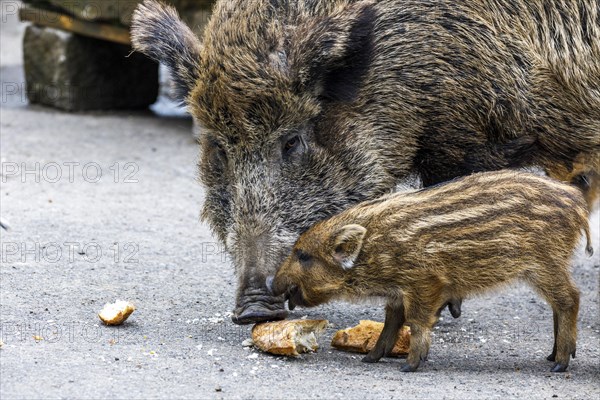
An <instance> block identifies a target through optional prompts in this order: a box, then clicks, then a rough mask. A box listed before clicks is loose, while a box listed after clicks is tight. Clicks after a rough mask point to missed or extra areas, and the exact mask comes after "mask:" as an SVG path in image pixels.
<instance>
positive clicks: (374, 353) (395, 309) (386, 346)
mask: <svg viewBox="0 0 600 400" xmlns="http://www.w3.org/2000/svg"><path fill="white" fill-rule="evenodd" d="M403 324H404V307H403V305H402V303H400V304H391V303H388V305H387V306H386V307H385V324H384V325H383V331H381V335H379V339H378V340H377V343H376V344H375V347H374V348H373V349H372V350H371V351H370V352H369V354H367V355H366V356H365V357H364V358H363V359H362V361H363V362H366V363H376V362H377V361H379V360H380V359H381V357H383V356H387V355H389V354H390V353H391V352H392V350H393V349H394V345H395V344H396V340H397V339H398V332H399V330H400V328H401V327H402V325H403Z"/></svg>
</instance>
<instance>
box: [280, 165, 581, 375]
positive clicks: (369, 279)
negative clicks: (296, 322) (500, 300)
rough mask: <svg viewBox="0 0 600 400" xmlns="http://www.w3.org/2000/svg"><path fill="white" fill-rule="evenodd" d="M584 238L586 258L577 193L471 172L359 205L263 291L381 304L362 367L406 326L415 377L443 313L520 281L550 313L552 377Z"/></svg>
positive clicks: (566, 352) (514, 176) (309, 243)
mask: <svg viewBox="0 0 600 400" xmlns="http://www.w3.org/2000/svg"><path fill="white" fill-rule="evenodd" d="M582 232H584V233H585V235H586V237H587V246H586V250H587V252H588V253H589V254H591V253H592V247H591V242H590V232H589V226H588V209H587V204H586V202H585V200H584V198H583V196H582V194H581V192H580V190H579V189H577V188H575V187H573V186H571V185H568V184H564V183H560V182H558V181H555V180H553V179H550V178H547V177H540V176H537V175H533V174H528V173H524V172H515V171H504V172H488V173H481V174H475V175H472V176H469V177H466V178H462V179H459V180H456V181H454V182H451V183H447V184H444V185H440V186H437V187H434V188H430V189H426V190H421V191H417V192H413V193H404V194H395V195H391V196H387V197H384V198H383V199H380V200H375V201H371V202H366V203H364V204H359V205H357V206H355V207H353V208H350V209H348V210H346V211H344V212H343V213H341V214H339V215H336V216H334V217H332V218H330V219H328V220H325V221H322V222H320V223H318V224H316V225H315V226H314V227H312V228H310V229H309V230H308V231H307V232H305V233H303V234H302V235H301V236H300V238H299V239H298V241H297V243H296V244H295V245H294V248H293V250H292V252H291V254H290V255H289V256H288V258H287V259H286V260H285V262H284V263H283V265H282V267H281V268H280V269H279V271H278V272H277V274H276V275H275V277H274V278H272V279H269V285H270V286H271V290H272V292H273V293H274V294H275V295H281V294H282V293H287V294H288V296H289V297H290V303H293V304H298V305H303V306H316V305H319V304H322V303H325V302H328V301H330V300H333V299H346V300H349V301H356V300H359V299H365V298H370V297H378V298H385V299H387V306H386V320H385V326H384V329H383V332H382V335H381V336H380V339H379V341H378V342H377V345H376V347H375V348H374V349H373V350H372V351H371V352H370V353H369V354H368V355H367V356H366V357H365V359H364V361H366V362H376V361H378V360H379V359H380V358H381V357H383V356H384V355H386V354H388V353H389V352H390V351H391V350H392V348H393V347H394V344H395V342H396V336H397V334H398V329H399V328H400V327H401V326H402V324H404V323H407V324H408V325H410V327H411V332H412V336H411V344H410V350H409V355H408V359H407V364H406V365H405V366H404V367H403V370H404V371H414V370H416V368H417V367H418V366H419V363H420V361H421V360H424V359H425V358H426V357H427V353H428V351H429V343H430V338H429V334H430V331H431V329H432V327H433V325H434V324H435V323H436V322H437V319H438V316H439V310H440V309H441V308H442V307H443V306H444V305H445V304H447V303H453V302H454V301H456V299H459V300H462V299H464V298H468V297H471V296H474V295H477V294H480V293H483V292H486V291H489V290H491V289H494V288H497V287H499V286H502V285H507V284H509V283H511V282H513V281H516V280H521V281H524V282H526V283H528V284H529V285H531V286H532V287H533V288H534V289H535V290H536V291H537V292H538V293H539V294H540V295H541V296H542V297H543V298H544V299H545V300H546V301H547V302H548V303H549V304H550V306H551V307H552V311H553V316H554V335H555V336H554V339H555V341H554V347H553V350H552V354H551V355H550V356H549V357H548V360H551V361H554V362H555V365H554V367H553V369H552V370H553V371H555V372H558V371H564V370H565V369H566V368H567V366H568V364H569V359H570V356H571V355H573V356H574V355H575V342H576V330H577V313H578V310H579V291H578V289H577V287H576V286H575V284H574V282H573V279H572V278H571V274H570V270H569V269H570V260H571V257H572V255H573V252H574V249H575V248H576V247H577V245H578V243H579V241H580V238H581V234H582ZM459 308H460V306H459Z"/></svg>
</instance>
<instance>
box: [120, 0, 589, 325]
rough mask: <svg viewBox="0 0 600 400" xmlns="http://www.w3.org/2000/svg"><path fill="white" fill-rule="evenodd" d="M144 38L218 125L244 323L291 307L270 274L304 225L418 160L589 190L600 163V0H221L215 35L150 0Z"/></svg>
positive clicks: (201, 114) (426, 176)
mask: <svg viewBox="0 0 600 400" xmlns="http://www.w3.org/2000/svg"><path fill="white" fill-rule="evenodd" d="M132 40H133V44H134V47H135V49H137V50H139V51H141V52H143V53H145V54H147V55H148V56H150V57H151V58H154V59H156V60H158V61H160V62H162V63H164V64H166V65H167V66H168V67H169V68H170V69H171V72H172V74H173V77H174V80H175V82H176V85H177V89H178V92H179V94H180V96H181V98H182V99H184V100H185V103H186V104H187V106H188V108H189V110H190V112H191V114H192V115H193V117H194V118H195V120H196V121H197V122H198V124H199V125H200V126H202V128H203V129H202V133H201V136H200V139H199V140H200V147H201V161H200V176H201V180H202V182H203V184H204V185H205V187H206V202H205V204H204V211H203V216H204V218H205V220H207V221H208V223H209V224H210V225H211V227H212V229H213V231H214V232H215V234H216V236H217V237H218V238H219V240H220V241H221V242H223V243H224V244H225V246H226V249H227V251H228V252H229V253H230V254H231V256H232V259H233V263H234V264H235V268H236V273H237V276H238V279H239V283H238V293H237V307H236V309H235V313H234V316H233V320H234V322H236V323H251V322H256V321H262V320H268V319H278V318H283V317H285V315H286V310H285V307H284V299H283V298H282V297H276V298H274V297H272V296H270V295H269V294H268V291H267V289H266V287H265V283H264V282H265V278H266V276H268V275H271V274H273V273H274V272H275V271H276V269H277V268H278V266H279V264H280V263H281V262H282V261H283V260H284V258H285V256H286V255H287V254H288V252H289V251H290V249H291V248H292V245H293V243H294V241H295V240H296V239H297V238H298V236H299V234H300V233H301V232H303V231H304V230H306V229H307V228H309V227H310V226H311V225H313V224H314V223H316V222H317V221H320V220H323V219H325V218H327V217H329V216H331V215H333V214H336V213H338V212H340V211H342V210H344V209H346V208H348V207H350V206H351V205H353V204H355V203H358V202H360V201H362V200H366V199H371V198H375V197H378V196H380V195H382V194H384V193H388V192H390V191H391V190H393V189H394V187H395V186H396V185H397V184H398V183H399V182H402V181H403V180H404V179H405V178H406V177H407V176H409V175H411V174H418V175H419V176H420V177H421V179H422V182H423V184H424V185H426V186H428V185H432V184H435V183H438V182H442V181H445V180H448V179H450V178H453V177H456V176H460V175H466V174H470V173H472V172H476V171H484V170H496V169H501V168H505V167H517V166H526V165H533V164H537V165H541V166H542V167H543V168H546V170H547V171H549V172H551V173H553V174H554V175H555V176H557V177H559V178H563V179H567V178H568V179H571V180H573V181H574V182H576V183H579V184H580V185H581V186H583V187H584V188H586V187H587V189H588V191H589V190H592V189H590V187H593V185H594V184H595V182H594V181H591V179H592V178H595V177H597V174H598V171H597V170H594V167H593V166H594V165H596V166H598V164H600V163H598V162H597V160H598V154H599V152H600V89H599V87H600V11H599V3H598V1H597V0H577V1H576V0H471V1H464V2H463V1H456V0H380V1H375V0H366V1H357V0H332V1H322V0H221V1H218V2H217V4H216V5H215V8H214V11H213V16H212V18H211V21H210V22H209V24H208V26H207V27H206V30H205V33H204V38H203V40H202V42H201V41H200V40H199V39H198V38H197V37H196V36H194V34H192V32H191V30H190V29H189V28H188V27H186V26H185V25H184V24H183V23H182V22H181V20H180V19H179V18H178V16H177V14H176V12H175V11H174V10H173V9H172V8H170V7H168V6H165V5H163V4H161V3H158V2H155V1H151V0H146V1H145V2H144V3H143V4H142V5H140V6H139V7H138V9H137V10H136V12H135V15H134V19H133V26H132ZM574 160H577V165H578V168H579V169H578V173H577V175H576V176H573V174H572V171H573V163H574ZM582 166H583V167H582Z"/></svg>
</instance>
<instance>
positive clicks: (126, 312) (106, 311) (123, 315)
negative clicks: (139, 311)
mask: <svg viewBox="0 0 600 400" xmlns="http://www.w3.org/2000/svg"><path fill="white" fill-rule="evenodd" d="M134 311H135V306H134V305H133V304H131V303H130V302H128V301H123V300H117V301H116V302H114V303H112V304H110V303H106V304H105V305H104V308H103V309H102V311H100V312H99V313H98V317H100V319H101V320H102V322H104V323H105V324H106V325H121V324H122V323H123V322H125V320H126V319H127V318H129V316H130V315H131V313H132V312H134Z"/></svg>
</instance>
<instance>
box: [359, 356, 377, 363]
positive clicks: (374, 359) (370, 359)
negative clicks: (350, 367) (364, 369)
mask: <svg viewBox="0 0 600 400" xmlns="http://www.w3.org/2000/svg"><path fill="white" fill-rule="evenodd" d="M380 358H381V357H380ZM380 358H377V357H372V356H371V355H370V354H367V355H366V356H364V357H363V359H362V360H361V361H362V362H364V363H368V364H373V363H376V362H378V361H379V359H380Z"/></svg>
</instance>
